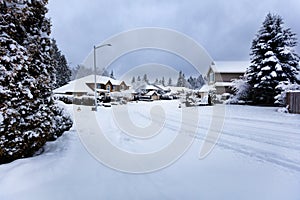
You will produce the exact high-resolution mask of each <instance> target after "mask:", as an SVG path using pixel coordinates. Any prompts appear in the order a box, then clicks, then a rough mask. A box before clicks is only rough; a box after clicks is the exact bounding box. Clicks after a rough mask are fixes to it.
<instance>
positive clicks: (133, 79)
mask: <svg viewBox="0 0 300 200" xmlns="http://www.w3.org/2000/svg"><path fill="white" fill-rule="evenodd" d="M134 83H135V77H134V76H133V77H132V79H131V84H134Z"/></svg>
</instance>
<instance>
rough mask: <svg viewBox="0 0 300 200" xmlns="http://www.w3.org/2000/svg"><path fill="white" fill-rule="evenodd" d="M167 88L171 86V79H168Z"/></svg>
mask: <svg viewBox="0 0 300 200" xmlns="http://www.w3.org/2000/svg"><path fill="white" fill-rule="evenodd" d="M168 86H172V79H171V78H169V80H168Z"/></svg>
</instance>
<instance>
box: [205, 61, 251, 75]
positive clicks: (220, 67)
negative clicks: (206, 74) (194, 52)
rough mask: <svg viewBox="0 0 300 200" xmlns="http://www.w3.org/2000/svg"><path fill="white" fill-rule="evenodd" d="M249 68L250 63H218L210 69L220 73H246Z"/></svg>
mask: <svg viewBox="0 0 300 200" xmlns="http://www.w3.org/2000/svg"><path fill="white" fill-rule="evenodd" d="M249 66H250V61H216V62H214V63H213V64H212V65H211V67H210V68H211V69H212V70H213V71H214V72H219V73H245V72H246V69H247V67H249Z"/></svg>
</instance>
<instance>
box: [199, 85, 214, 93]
mask: <svg viewBox="0 0 300 200" xmlns="http://www.w3.org/2000/svg"><path fill="white" fill-rule="evenodd" d="M210 90H215V88H214V87H213V86H212V85H203V86H202V87H201V88H200V90H198V92H209V91H210Z"/></svg>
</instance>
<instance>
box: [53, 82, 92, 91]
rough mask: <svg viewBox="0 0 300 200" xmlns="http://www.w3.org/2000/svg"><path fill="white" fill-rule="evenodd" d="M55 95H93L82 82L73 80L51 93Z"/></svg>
mask: <svg viewBox="0 0 300 200" xmlns="http://www.w3.org/2000/svg"><path fill="white" fill-rule="evenodd" d="M53 92H54V93H55V94H64V93H93V90H92V89H91V88H90V87H88V86H87V85H86V83H85V82H82V80H80V79H79V80H73V81H70V82H69V83H68V84H66V85H64V86H62V87H60V88H57V89H55V90H54V91H53Z"/></svg>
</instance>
